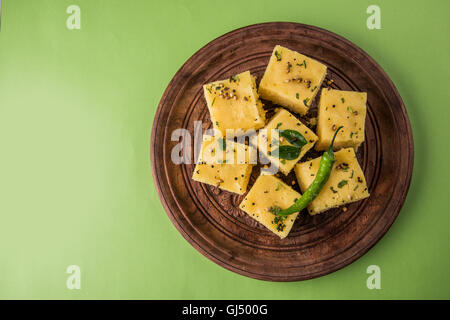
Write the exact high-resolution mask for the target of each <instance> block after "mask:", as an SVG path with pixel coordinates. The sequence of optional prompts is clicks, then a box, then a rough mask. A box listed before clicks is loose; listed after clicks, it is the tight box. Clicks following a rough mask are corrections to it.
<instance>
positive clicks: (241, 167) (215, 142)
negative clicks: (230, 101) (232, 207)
mask: <svg viewBox="0 0 450 320" xmlns="http://www.w3.org/2000/svg"><path fill="white" fill-rule="evenodd" d="M256 162H257V161H256V150H255V149H254V148H252V147H251V146H246V145H244V144H240V143H235V142H233V141H229V140H225V139H223V138H221V137H218V138H216V137H213V136H208V135H204V136H203V143H202V147H201V151H200V154H199V157H198V160H197V165H196V166H195V169H194V173H193V175H192V179H194V180H195V181H198V182H202V183H207V184H210V185H213V186H216V187H219V188H221V189H223V190H227V191H230V192H234V193H238V194H243V193H245V192H246V191H247V185H248V181H249V179H250V175H251V173H252V168H253V165H254V164H256Z"/></svg>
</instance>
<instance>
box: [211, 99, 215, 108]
mask: <svg viewBox="0 0 450 320" xmlns="http://www.w3.org/2000/svg"><path fill="white" fill-rule="evenodd" d="M214 102H216V97H214V99H213V101H212V103H211V107H212V106H213V105H214Z"/></svg>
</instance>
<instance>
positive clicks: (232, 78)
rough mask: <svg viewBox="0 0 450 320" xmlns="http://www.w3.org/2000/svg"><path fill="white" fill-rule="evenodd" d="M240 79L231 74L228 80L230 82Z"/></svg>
mask: <svg viewBox="0 0 450 320" xmlns="http://www.w3.org/2000/svg"><path fill="white" fill-rule="evenodd" d="M239 80H240V79H239V76H231V77H230V81H231V82H238V81H239Z"/></svg>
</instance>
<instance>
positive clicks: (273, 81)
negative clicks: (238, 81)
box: [258, 46, 327, 115]
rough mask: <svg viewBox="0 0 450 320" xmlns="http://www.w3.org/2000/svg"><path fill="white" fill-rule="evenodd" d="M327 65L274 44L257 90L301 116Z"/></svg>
mask: <svg viewBox="0 0 450 320" xmlns="http://www.w3.org/2000/svg"><path fill="white" fill-rule="evenodd" d="M326 73H327V67H326V66H325V65H324V64H322V63H320V62H318V61H316V60H314V59H311V58H309V57H307V56H305V55H303V54H300V53H298V52H295V51H292V50H289V49H287V48H284V47H281V46H276V47H275V48H274V50H273V53H272V55H271V57H270V60H269V65H268V66H267V68H266V71H265V73H264V76H263V78H262V79H261V83H260V84H259V89H258V92H259V94H260V95H261V97H262V98H263V99H267V100H270V101H272V102H274V103H276V104H279V105H282V106H284V107H286V108H288V109H290V110H292V111H294V112H297V113H299V114H301V115H304V114H306V113H307V112H308V109H309V107H310V105H311V103H312V101H313V100H314V97H315V96H316V94H317V92H318V91H319V89H320V86H321V85H322V82H323V80H324V79H325V75H326Z"/></svg>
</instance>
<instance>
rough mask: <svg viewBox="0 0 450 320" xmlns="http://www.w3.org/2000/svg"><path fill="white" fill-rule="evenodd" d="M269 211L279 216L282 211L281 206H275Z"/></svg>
mask: <svg viewBox="0 0 450 320" xmlns="http://www.w3.org/2000/svg"><path fill="white" fill-rule="evenodd" d="M269 211H270V212H272V213H273V214H278V213H279V212H280V211H281V208H280V207H279V206H273V207H270V208H269Z"/></svg>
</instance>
